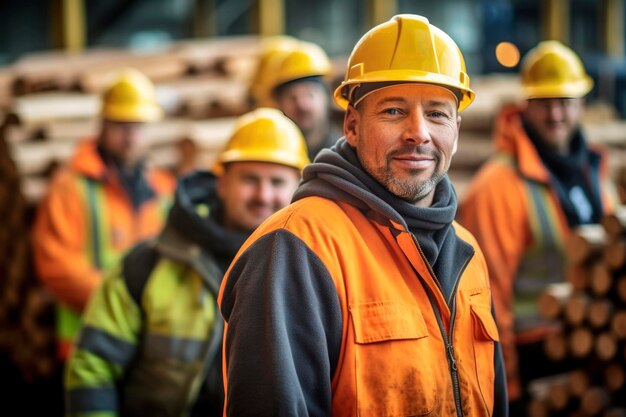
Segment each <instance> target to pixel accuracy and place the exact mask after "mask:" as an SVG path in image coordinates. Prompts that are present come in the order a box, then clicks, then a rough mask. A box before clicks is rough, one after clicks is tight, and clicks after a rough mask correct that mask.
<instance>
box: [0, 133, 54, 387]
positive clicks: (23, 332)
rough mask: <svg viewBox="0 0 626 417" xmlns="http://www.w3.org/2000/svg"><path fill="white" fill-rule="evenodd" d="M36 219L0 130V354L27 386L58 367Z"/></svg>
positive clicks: (51, 313) (45, 376) (52, 312)
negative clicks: (35, 241) (34, 254)
mask: <svg viewBox="0 0 626 417" xmlns="http://www.w3.org/2000/svg"><path fill="white" fill-rule="evenodd" d="M30 216H31V213H30V212H29V211H28V207H27V203H26V200H25V199H24V197H23V195H22V193H21V189H20V176H19V173H18V171H17V169H16V166H15V163H14V162H13V161H12V160H11V158H10V157H9V152H8V148H7V144H6V142H5V141H4V135H3V134H2V132H1V130H0V351H1V352H2V354H3V355H7V356H8V357H10V358H11V360H12V362H13V363H14V364H15V365H16V366H17V367H18V369H19V370H20V371H21V373H22V376H23V378H24V380H26V381H33V380H35V379H38V378H47V377H50V376H51V375H52V374H53V373H54V372H55V369H56V367H57V366H58V363H57V362H56V360H55V357H56V355H55V343H54V328H53V322H54V310H53V308H52V298H51V297H50V295H49V294H48V293H47V291H45V290H44V289H43V288H42V287H41V286H40V285H39V284H38V283H37V280H36V279H35V276H34V273H33V270H32V266H31V265H32V262H31V260H30V256H31V254H30V249H29V248H30V246H29V241H30V239H29V233H30V230H29V218H30Z"/></svg>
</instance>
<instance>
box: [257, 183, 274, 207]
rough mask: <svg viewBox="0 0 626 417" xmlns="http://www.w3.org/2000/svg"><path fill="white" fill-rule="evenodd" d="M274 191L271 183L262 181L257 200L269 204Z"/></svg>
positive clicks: (258, 187) (258, 188)
mask: <svg viewBox="0 0 626 417" xmlns="http://www.w3.org/2000/svg"><path fill="white" fill-rule="evenodd" d="M273 195H274V190H273V187H272V184H270V182H269V181H260V182H259V184H258V186H257V189H256V197H257V200H259V201H262V202H264V203H268V202H270V201H271V200H272V198H273Z"/></svg>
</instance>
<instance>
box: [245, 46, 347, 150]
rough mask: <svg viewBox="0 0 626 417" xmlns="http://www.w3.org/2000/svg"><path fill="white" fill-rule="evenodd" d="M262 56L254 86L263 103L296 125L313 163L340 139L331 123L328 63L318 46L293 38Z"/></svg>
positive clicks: (329, 69)
mask: <svg viewBox="0 0 626 417" xmlns="http://www.w3.org/2000/svg"><path fill="white" fill-rule="evenodd" d="M265 56H266V60H265V61H264V62H262V65H260V66H259V71H258V73H257V78H256V83H254V84H253V85H256V86H257V87H256V91H260V92H262V94H264V95H263V96H262V99H264V103H269V104H271V105H272V106H274V107H276V108H278V109H280V110H281V111H282V112H283V113H285V115H287V117H289V118H290V119H291V120H293V121H294V122H295V123H296V125H298V127H299V128H300V130H301V131H302V133H303V135H304V138H305V140H306V143H307V147H308V149H309V157H310V158H311V159H313V158H314V157H315V155H317V154H318V153H319V151H320V150H321V149H323V148H328V147H330V146H332V145H333V144H334V143H335V141H336V140H337V138H338V137H339V136H340V135H341V134H340V132H339V130H338V129H336V128H335V126H334V125H333V124H332V122H331V100H330V86H329V80H328V77H329V75H330V74H331V70H332V68H331V64H330V60H329V59H328V56H327V55H326V52H324V50H323V49H322V48H320V47H319V46H318V45H316V44H313V43H311V42H304V41H295V40H294V39H292V38H287V39H282V40H281V41H280V42H278V43H276V44H275V45H274V48H270V49H269V50H268V52H267V55H265ZM257 94H258V93H257Z"/></svg>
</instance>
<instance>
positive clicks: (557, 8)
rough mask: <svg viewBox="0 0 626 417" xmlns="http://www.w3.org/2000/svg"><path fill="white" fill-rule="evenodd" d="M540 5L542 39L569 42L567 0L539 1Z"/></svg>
mask: <svg viewBox="0 0 626 417" xmlns="http://www.w3.org/2000/svg"><path fill="white" fill-rule="evenodd" d="M541 6H542V7H541V27H542V32H543V33H542V35H543V39H554V40H557V41H561V42H563V43H564V44H566V45H567V44H569V22H570V15H569V10H570V8H569V0H546V1H543V2H541Z"/></svg>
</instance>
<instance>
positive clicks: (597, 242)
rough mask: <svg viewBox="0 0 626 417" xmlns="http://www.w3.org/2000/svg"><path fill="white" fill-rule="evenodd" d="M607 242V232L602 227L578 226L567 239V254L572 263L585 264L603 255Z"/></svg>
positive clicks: (595, 225)
mask: <svg viewBox="0 0 626 417" xmlns="http://www.w3.org/2000/svg"><path fill="white" fill-rule="evenodd" d="M606 240H607V238H606V232H605V231H604V228H603V227H602V226H601V225H599V224H586V225H582V226H578V227H576V228H575V229H574V230H573V233H572V234H571V236H570V237H569V238H568V239H567V241H566V243H565V252H566V254H567V257H568V259H569V261H570V262H571V263H573V264H578V265H580V264H584V263H585V262H587V261H589V260H590V259H593V258H596V257H598V255H599V254H601V253H602V250H603V249H604V245H605V244H606Z"/></svg>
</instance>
